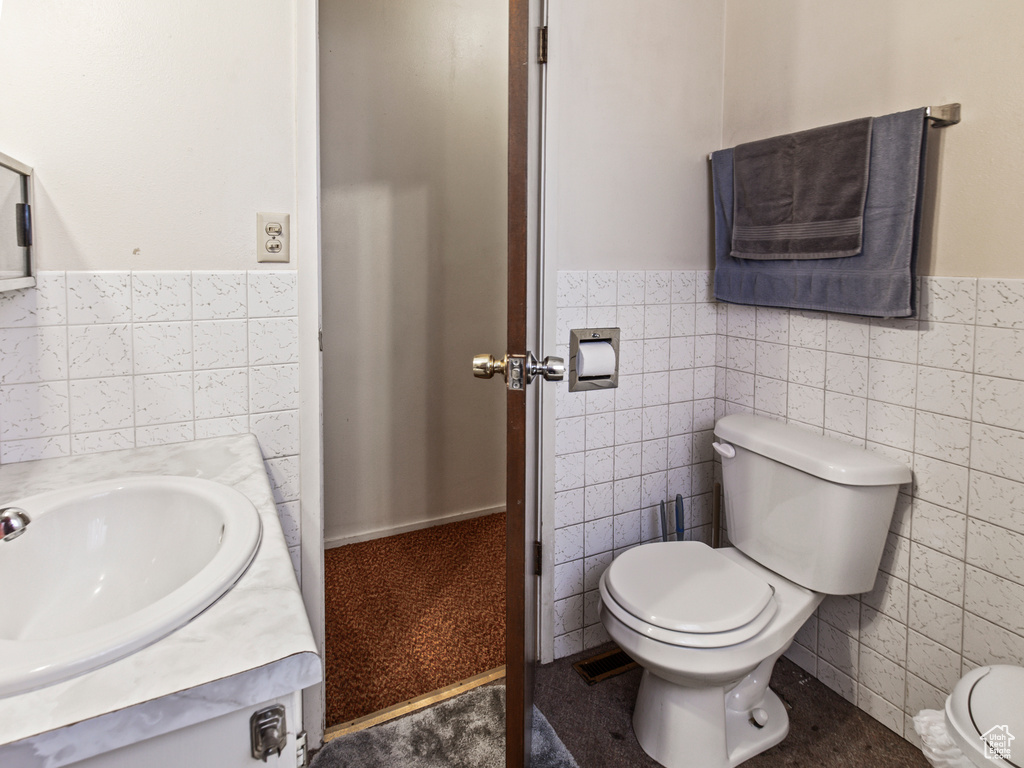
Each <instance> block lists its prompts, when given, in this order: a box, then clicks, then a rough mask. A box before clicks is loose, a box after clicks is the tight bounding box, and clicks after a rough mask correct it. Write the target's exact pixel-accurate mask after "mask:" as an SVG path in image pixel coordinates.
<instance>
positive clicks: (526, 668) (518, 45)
mask: <svg viewBox="0 0 1024 768" xmlns="http://www.w3.org/2000/svg"><path fill="white" fill-rule="evenodd" d="M530 33H531V20H530V0H509V51H508V52H509V58H508V63H509V66H508V79H509V83H508V342H507V348H506V352H507V353H508V354H509V355H523V354H526V352H527V348H528V346H527V345H528V343H529V342H530V341H531V339H530V338H529V336H528V331H529V329H528V322H527V317H528V316H527V302H528V297H530V296H531V291H530V287H529V279H528V264H529V256H528V254H529V251H530V248H531V237H530V233H531V231H532V230H534V228H532V227H531V226H529V223H530V220H531V216H530V214H531V210H530V208H531V204H532V202H534V201H535V200H536V195H531V193H530V184H531V183H534V185H536V184H535V181H534V180H533V178H532V175H531V173H530V170H531V167H530V166H531V163H530V158H531V153H530V147H531V139H530V134H531V131H530V127H531V126H530V115H531V110H530V94H531V88H530V68H531V66H532V61H531V57H530V42H531V34H530ZM533 242H536V241H535V240H533ZM542 383H543V381H542V380H541V381H536V382H534V383H533V384H532V385H530V386H529V387H527V388H526V389H525V390H509V391H508V395H507V397H508V399H507V411H506V417H507V432H506V436H507V446H506V461H507V469H506V505H507V506H506V510H507V512H506V514H507V521H508V522H507V526H508V528H507V542H506V569H505V574H506V606H507V607H506V622H505V637H506V640H505V642H506V647H505V664H506V670H507V673H506V674H507V677H506V697H507V699H506V742H505V743H506V757H505V759H506V763H505V764H506V766H509V768H520V766H529V764H530V746H531V743H530V742H531V738H530V737H531V726H532V713H533V664H534V662H535V660H536V604H537V584H536V577H535V576H534V563H533V559H534V548H533V542H534V541H536V540H537V520H536V516H535V514H536V513H535V509H534V505H535V502H534V499H535V498H536V496H535V495H533V498H531V496H530V494H528V488H530V487H531V486H532V485H533V483H532V482H531V478H530V477H529V475H530V472H528V466H527V446H528V442H529V440H530V438H531V437H533V435H532V432H533V430H531V429H530V428H529V421H528V416H530V415H532V414H529V413H528V411H532V410H533V409H532V408H529V407H528V406H529V403H528V399H529V398H531V397H533V398H535V397H536V394H535V393H536V391H537V388H538V387H539V386H540V385H541V384H542ZM535 470H536V468H533V472H534V474H535Z"/></svg>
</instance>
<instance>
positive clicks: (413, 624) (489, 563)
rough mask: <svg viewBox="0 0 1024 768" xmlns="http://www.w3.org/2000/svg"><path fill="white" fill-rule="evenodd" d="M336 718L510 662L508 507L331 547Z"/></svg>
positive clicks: (332, 711) (328, 591)
mask: <svg viewBox="0 0 1024 768" xmlns="http://www.w3.org/2000/svg"><path fill="white" fill-rule="evenodd" d="M324 569H325V574H324V581H325V602H326V623H327V635H326V646H327V649H326V650H327V653H326V656H327V658H326V663H325V666H326V678H327V724H328V726H332V725H338V724H340V723H344V722H347V721H349V720H352V719H354V718H357V717H362V716H363V715H368V714H370V713H371V712H376V711H377V710H380V709H384V708H386V707H390V706H392V705H393V704H398V703H399V702H403V701H405V700H407V699H411V698H414V697H416V696H420V695H422V694H424V693H429V692H430V691H434V690H437V689H438V688H443V687H444V686H446V685H451V684H452V683H455V682H458V681H459V680H462V679H464V678H467V677H471V676H473V675H476V674H479V673H481V672H485V671H487V670H489V669H493V668H495V667H500V666H501V665H502V664H504V663H505V514H504V513H501V514H497V515H487V516H486V517H478V518H474V519H472V520H466V521H464V522H459V523H450V524H448V525H442V526H436V527H434V528H427V529H424V530H422V531H412V532H411V533H403V534H400V535H398V536H389V537H387V538H384V539H374V540H373V541H366V542H361V543H358V544H349V545H346V546H343V547H335V548H334V549H328V550H327V551H326V552H324Z"/></svg>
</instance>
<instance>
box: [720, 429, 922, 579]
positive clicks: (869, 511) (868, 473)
mask: <svg viewBox="0 0 1024 768" xmlns="http://www.w3.org/2000/svg"><path fill="white" fill-rule="evenodd" d="M715 435H716V436H717V437H718V440H719V442H718V443H716V450H718V452H719V454H720V455H722V488H723V496H724V507H725V521H726V525H727V527H728V532H729V540H730V542H731V543H732V544H733V546H735V547H736V548H737V549H739V550H741V551H742V552H744V553H745V554H746V555H747V556H749V557H751V558H752V559H754V560H756V561H757V562H759V563H761V564H762V565H764V566H765V567H767V568H770V569H771V570H773V571H775V572H776V573H778V574H780V575H782V576H785V577H786V578H787V579H789V580H790V581H794V582H796V583H797V584H800V585H801V586H804V587H807V588H808V589H811V590H814V591H815V592H823V593H826V594H830V595H848V594H857V593H860V592H868V591H870V590H871V589H873V588H874V585H875V576H876V574H877V572H878V564H879V563H880V562H881V559H882V550H883V548H884V547H885V540H886V536H887V534H888V531H889V524H890V521H891V520H892V513H893V510H894V509H895V507H896V495H897V493H898V492H899V487H900V485H901V484H902V483H908V482H910V477H911V475H910V470H909V469H908V468H907V467H905V466H904V465H902V464H900V463H899V462H896V461H893V460H892V459H889V458H887V457H885V456H880V455H878V454H876V453H872V452H870V451H866V450H864V449H863V448H857V447H855V446H852V445H849V444H847V443H843V442H840V441H839V440H835V439H833V438H829V437H824V436H822V435H816V434H814V433H812V432H810V431H808V430H806V429H804V428H802V427H796V426H791V425H788V424H783V423H781V422H778V421H773V420H771V419H766V418H763V417H759V416H751V415H749V414H733V415H730V416H725V417H724V418H722V419H720V420H719V421H718V423H717V424H716V425H715ZM730 447H731V449H734V451H735V455H733V456H730V454H732V453H733V450H730Z"/></svg>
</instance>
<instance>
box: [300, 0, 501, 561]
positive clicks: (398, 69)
mask: <svg viewBox="0 0 1024 768" xmlns="http://www.w3.org/2000/svg"><path fill="white" fill-rule="evenodd" d="M507 16H508V13H507V6H506V4H505V3H504V2H503V0H491V1H490V2H482V1H481V0H472V1H471V2H465V1H464V0H426V1H423V2H416V3H399V4H395V3H386V2H376V3H367V2H364V1H363V0H351V1H349V2H327V1H326V0H325V1H324V2H322V3H321V4H320V39H321V57H320V62H321V64H320V71H321V121H320V126H321V157H322V163H321V167H322V177H321V178H322V187H323V202H322V210H323V243H324V245H323V254H324V255H323V298H324V302H323V312H324V355H323V359H324V464H325V468H326V471H325V475H324V498H325V502H324V505H325V532H326V540H327V542H328V544H329V545H330V544H340V543H343V542H345V541H351V540H353V538H352V537H356V538H361V537H372V536H380V535H387V534H388V533H394V532H398V531H401V530H407V529H408V526H418V525H423V524H430V523H435V522H439V521H442V520H445V519H451V517H452V516H454V515H461V514H474V513H477V512H481V511H485V510H489V511H497V510H498V509H501V508H504V499H505V409H504V399H505V389H504V387H503V386H501V384H500V383H499V382H498V381H479V380H477V379H474V378H473V376H472V373H471V365H470V364H471V361H472V358H473V355H475V354H481V353H490V354H494V355H498V356H500V355H501V354H502V351H503V350H504V348H505V335H506V331H505V326H506V321H505V302H506V276H505V273H506V258H505V251H506V207H507V206H506V178H507V175H506V157H507V138H506V136H507V122H508V121H507V81H508V74H507V61H506V59H507V55H506V51H507V43H506V40H507V37H508V20H507Z"/></svg>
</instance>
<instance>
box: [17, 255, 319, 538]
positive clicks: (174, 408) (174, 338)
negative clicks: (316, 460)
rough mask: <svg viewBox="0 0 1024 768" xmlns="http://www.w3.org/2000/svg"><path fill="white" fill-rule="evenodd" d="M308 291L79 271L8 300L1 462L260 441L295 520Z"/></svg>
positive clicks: (241, 274)
mask: <svg viewBox="0 0 1024 768" xmlns="http://www.w3.org/2000/svg"><path fill="white" fill-rule="evenodd" d="M296 288H297V284H296V275H295V272H294V271H275V270H259V271H252V272H246V271H241V270H237V271H196V272H188V271H174V270H168V271H139V272H127V271H119V272H82V271H72V272H41V273H39V274H38V275H37V286H36V287H35V288H30V289H23V290H19V291H11V292H5V293H3V294H0V463H13V462H19V461H30V460H34V459H40V458H49V457H55V456H65V455H68V454H86V453H98V452H104V451H111V450H118V449H121V448H131V447H135V446H143V445H157V444H164V443H174V442H183V441H190V440H194V439H196V438H203V437H216V436H225V435H234V434H240V433H245V432H248V431H249V430H250V429H252V430H253V431H254V432H256V433H257V436H258V438H259V439H260V442H261V444H262V448H263V451H264V455H265V457H266V458H267V459H268V460H270V461H268V465H269V466H271V467H272V468H273V469H274V472H275V473H276V477H277V486H276V487H277V490H278V493H279V495H280V496H281V499H280V500H281V501H282V503H284V504H294V505H295V506H294V507H287V508H282V509H287V510H290V511H291V512H292V513H295V510H296V509H297V503H298V502H297V499H298V484H297V481H298V474H297V473H298V461H297V456H298V453H299V441H298V410H297V409H298V384H297V370H298V366H297V365H296V363H297V361H298V360H297V348H298V345H297V341H298V318H297V307H298V302H297V293H296ZM250 413H252V414H256V415H255V416H254V417H253V419H252V420H251V421H250ZM271 462H273V463H271ZM285 497H287V498H285ZM296 514H297V513H296ZM296 544H297V542H296Z"/></svg>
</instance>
